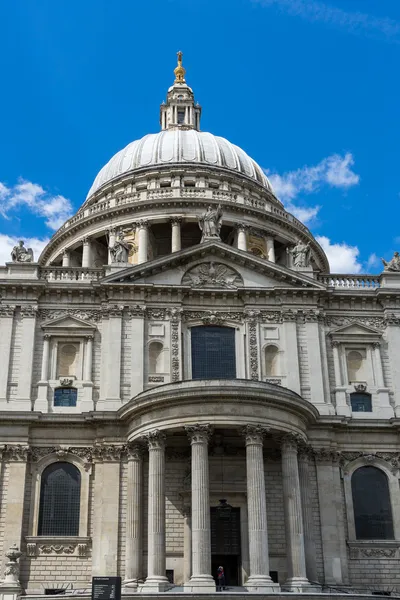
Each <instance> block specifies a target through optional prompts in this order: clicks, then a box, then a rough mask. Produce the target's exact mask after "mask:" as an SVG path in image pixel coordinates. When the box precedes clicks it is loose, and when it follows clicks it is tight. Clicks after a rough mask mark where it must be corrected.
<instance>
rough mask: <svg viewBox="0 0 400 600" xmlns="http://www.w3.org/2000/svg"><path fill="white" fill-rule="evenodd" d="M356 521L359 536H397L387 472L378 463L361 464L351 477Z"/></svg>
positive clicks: (377, 538)
mask: <svg viewBox="0 0 400 600" xmlns="http://www.w3.org/2000/svg"><path fill="white" fill-rule="evenodd" d="M351 490H352V495H353V509H354V522H355V528H356V538H357V539H358V540H392V539H394V532H393V518H392V507H391V504H390V493H389V483H388V478H387V476H386V474H385V473H384V472H383V471H381V469H377V468H376V467H372V466H366V467H360V468H359V469H357V470H356V471H354V473H353V475H352V478H351Z"/></svg>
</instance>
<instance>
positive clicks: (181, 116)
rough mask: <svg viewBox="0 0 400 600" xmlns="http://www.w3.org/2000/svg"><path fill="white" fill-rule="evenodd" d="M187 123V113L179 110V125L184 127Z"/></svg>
mask: <svg viewBox="0 0 400 600" xmlns="http://www.w3.org/2000/svg"><path fill="white" fill-rule="evenodd" d="M184 122H185V111H184V110H178V125H183V123H184Z"/></svg>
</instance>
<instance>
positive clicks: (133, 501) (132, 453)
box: [124, 444, 143, 589]
mask: <svg viewBox="0 0 400 600" xmlns="http://www.w3.org/2000/svg"><path fill="white" fill-rule="evenodd" d="M142 513H143V451H142V448H141V447H140V446H139V445H136V444H134V445H128V480H127V501H126V541H125V580H124V587H129V588H134V589H137V585H138V580H139V579H141V577H142V552H143V528H142V522H143V514H142Z"/></svg>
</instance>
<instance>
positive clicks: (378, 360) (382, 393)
mask: <svg viewBox="0 0 400 600" xmlns="http://www.w3.org/2000/svg"><path fill="white" fill-rule="evenodd" d="M372 348H373V356H374V371H375V382H376V386H377V388H378V389H377V394H378V399H379V406H378V413H379V416H380V417H382V418H384V419H391V418H393V417H394V411H393V407H392V406H391V404H390V399H389V389H388V388H387V387H385V379H384V376H383V368H382V355H381V344H380V342H374V343H373V344H372Z"/></svg>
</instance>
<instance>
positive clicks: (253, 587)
mask: <svg viewBox="0 0 400 600" xmlns="http://www.w3.org/2000/svg"><path fill="white" fill-rule="evenodd" d="M244 587H245V588H246V590H247V591H248V592H252V593H253V594H278V593H279V592H280V591H281V586H280V585H279V583H274V582H273V581H272V579H271V577H267V576H266V575H250V577H249V578H248V580H247V581H246V584H245V586H244Z"/></svg>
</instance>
